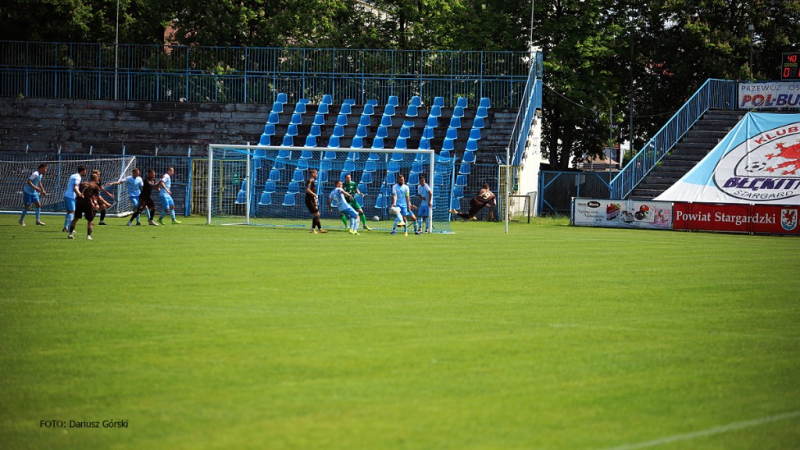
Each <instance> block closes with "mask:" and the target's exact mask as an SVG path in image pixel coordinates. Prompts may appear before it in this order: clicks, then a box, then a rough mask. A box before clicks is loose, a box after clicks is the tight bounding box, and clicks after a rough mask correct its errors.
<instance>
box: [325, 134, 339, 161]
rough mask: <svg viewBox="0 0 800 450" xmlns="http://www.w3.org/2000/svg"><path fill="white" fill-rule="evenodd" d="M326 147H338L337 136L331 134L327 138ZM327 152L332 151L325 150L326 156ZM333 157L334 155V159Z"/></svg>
mask: <svg viewBox="0 0 800 450" xmlns="http://www.w3.org/2000/svg"><path fill="white" fill-rule="evenodd" d="M328 148H339V136H336V135H333V136H331V138H330V139H328ZM328 153H333V152H326V153H325V154H326V156H327V154H328ZM335 158H336V157H335V156H334V158H333V159H335Z"/></svg>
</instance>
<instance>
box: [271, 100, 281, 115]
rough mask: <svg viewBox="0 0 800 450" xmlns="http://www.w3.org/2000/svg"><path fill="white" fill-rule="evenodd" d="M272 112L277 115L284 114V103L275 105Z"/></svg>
mask: <svg viewBox="0 0 800 450" xmlns="http://www.w3.org/2000/svg"><path fill="white" fill-rule="evenodd" d="M271 112H273V113H275V114H278V113H282V112H283V103H281V102H275V103H273V104H272V111H271Z"/></svg>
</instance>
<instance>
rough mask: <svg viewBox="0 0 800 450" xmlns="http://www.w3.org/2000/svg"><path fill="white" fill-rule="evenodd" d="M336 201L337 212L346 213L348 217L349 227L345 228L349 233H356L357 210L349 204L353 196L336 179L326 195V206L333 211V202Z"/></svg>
mask: <svg viewBox="0 0 800 450" xmlns="http://www.w3.org/2000/svg"><path fill="white" fill-rule="evenodd" d="M334 200H335V201H336V202H337V206H338V207H339V212H341V213H342V214H344V215H346V216H347V217H348V218H349V219H350V228H349V229H348V230H347V232H348V233H350V234H358V212H357V211H356V210H355V209H353V207H352V206H350V203H349V202H350V201H352V200H353V196H352V195H350V194H348V193H347V192H345V191H344V189H342V182H341V180H337V181H336V187H335V188H334V189H333V190H332V191H331V193H330V195H329V196H328V207H330V209H331V211H333V202H334Z"/></svg>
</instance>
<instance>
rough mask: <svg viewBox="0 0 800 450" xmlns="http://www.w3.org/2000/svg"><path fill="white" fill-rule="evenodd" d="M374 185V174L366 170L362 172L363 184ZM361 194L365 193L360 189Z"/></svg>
mask: <svg viewBox="0 0 800 450" xmlns="http://www.w3.org/2000/svg"><path fill="white" fill-rule="evenodd" d="M367 166H369V161H367ZM370 183H372V172H367V170H366V169H365V170H364V171H363V172H361V184H370ZM359 190H360V191H361V192H365V191H364V190H362V189H359Z"/></svg>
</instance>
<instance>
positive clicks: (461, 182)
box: [455, 175, 467, 186]
mask: <svg viewBox="0 0 800 450" xmlns="http://www.w3.org/2000/svg"><path fill="white" fill-rule="evenodd" d="M455 185H456V186H466V185H467V176H466V175H456V183H455Z"/></svg>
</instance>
